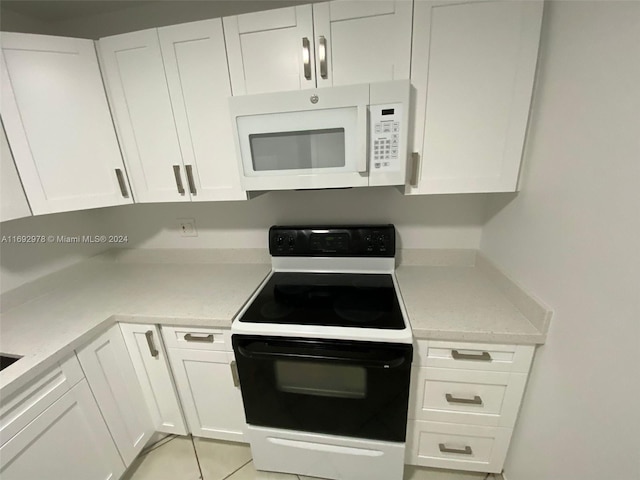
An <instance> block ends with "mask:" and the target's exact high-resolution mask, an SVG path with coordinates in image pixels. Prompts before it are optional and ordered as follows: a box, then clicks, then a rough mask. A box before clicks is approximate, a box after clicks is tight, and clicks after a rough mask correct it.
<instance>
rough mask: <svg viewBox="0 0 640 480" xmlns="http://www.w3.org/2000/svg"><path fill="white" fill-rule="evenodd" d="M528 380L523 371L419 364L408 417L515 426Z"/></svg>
mask: <svg viewBox="0 0 640 480" xmlns="http://www.w3.org/2000/svg"><path fill="white" fill-rule="evenodd" d="M526 382H527V375H526V374H524V373H505V372H483V371H474V370H457V369H449V368H431V367H427V368H416V369H414V370H413V372H412V392H411V393H412V397H413V398H412V399H411V400H410V403H409V405H410V411H409V418H414V419H418V420H431V421H436V422H448V423H464V424H473V425H487V426H496V427H512V426H513V425H514V424H515V421H516V417H517V415H518V409H519V407H520V401H521V399H522V394H523V392H524V387H525V384H526Z"/></svg>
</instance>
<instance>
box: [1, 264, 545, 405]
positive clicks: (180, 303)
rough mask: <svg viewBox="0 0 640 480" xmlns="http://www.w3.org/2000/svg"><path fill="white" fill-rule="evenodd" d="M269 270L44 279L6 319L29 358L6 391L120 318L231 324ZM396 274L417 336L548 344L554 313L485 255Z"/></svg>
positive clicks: (14, 342) (11, 371)
mask: <svg viewBox="0 0 640 480" xmlns="http://www.w3.org/2000/svg"><path fill="white" fill-rule="evenodd" d="M429 255H433V254H432V253H430V254H429ZM466 256H467V257H468V254H467V255H466ZM258 257H259V255H258ZM413 257H414V256H412V258H413ZM418 257H419V256H418ZM192 260H193V259H192ZM210 260H211V259H209V261H210ZM169 261H170V262H171V261H174V260H171V259H170V260H169ZM224 261H225V262H228V261H229V259H225V260H224ZM454 263H455V262H454ZM270 269H271V266H270V265H269V264H266V263H205V264H202V263H197V262H186V263H152V262H151V261H150V260H149V259H148V258H146V259H145V260H144V261H143V262H141V263H136V262H135V261H132V260H127V261H125V262H121V261H109V257H108V256H103V257H102V258H100V257H96V258H94V259H90V260H87V261H85V262H83V264H82V265H81V266H80V268H75V270H74V273H73V274H69V273H68V272H67V273H60V274H59V275H57V276H56V274H53V276H50V277H49V278H48V279H46V282H44V283H46V284H47V286H46V288H45V287H43V286H42V285H43V282H40V284H39V285H38V286H37V288H36V287H29V286H27V287H26V288H24V289H22V290H23V291H22V292H19V293H20V295H18V297H21V298H20V302H18V303H19V304H16V306H13V307H12V308H9V309H8V310H6V311H4V312H3V313H2V314H1V317H0V352H2V353H6V354H14V355H23V356H24V357H23V358H22V359H20V361H18V362H16V363H14V364H13V365H11V366H10V367H9V368H6V369H5V370H3V371H2V372H0V395H6V394H8V393H10V392H11V391H14V390H15V389H16V388H19V387H20V386H21V385H23V384H24V383H25V382H27V381H29V380H30V379H31V378H33V377H34V376H35V375H37V374H39V373H41V372H42V371H44V370H45V369H47V368H49V367H50V366H51V365H53V364H54V363H55V362H57V361H60V360H62V359H63V358H64V357H66V356H67V355H69V354H70V353H71V352H72V351H73V350H74V349H76V348H78V347H80V346H81V345H83V344H84V343H86V342H87V341H88V340H90V339H91V338H92V337H94V336H95V335H97V334H98V333H100V332H102V331H103V330H104V329H105V328H107V327H108V326H110V325H111V324H113V323H115V322H118V321H122V322H126V321H129V322H135V323H154V324H164V325H184V326H200V327H225V328H229V327H230V326H231V322H232V320H233V318H234V317H235V315H236V314H237V313H238V312H239V311H240V310H241V308H242V306H243V305H244V304H245V302H246V301H247V300H248V299H249V297H250V296H251V294H252V293H253V292H254V291H255V290H256V288H257V287H258V286H259V285H260V283H261V281H262V280H263V279H264V278H265V277H266V276H267V274H268V273H269V271H270ZM396 276H397V279H398V283H399V286H400V292H401V295H402V299H403V301H404V304H405V307H406V310H407V313H408V316H409V319H410V322H411V326H412V329H413V333H414V337H415V338H425V339H444V340H458V341H469V342H473V341H477V342H494V343H520V344H536V343H544V340H545V337H546V329H547V326H548V320H549V317H550V312H549V311H548V309H545V308H544V307H543V306H542V305H541V304H539V303H537V302H536V301H535V299H532V297H530V296H528V295H527V294H526V293H525V292H524V291H523V290H522V289H521V288H520V287H519V286H517V284H516V283H515V282H512V281H511V280H509V279H508V278H507V277H505V276H504V275H503V274H502V273H500V272H499V271H498V270H497V269H495V267H493V266H492V265H491V264H490V263H488V262H487V261H486V259H483V258H478V262H477V265H476V266H437V267H436V266H428V265H427V266H417V265H412V266H406V265H402V266H400V267H399V268H398V269H397V271H396ZM20 288H22V287H20ZM43 289H44V290H46V291H43ZM25 292H26V293H25ZM13 297H15V295H14V296H13ZM5 298H6V294H5V296H4V297H3V303H6V304H8V303H10V302H8V301H7V302H5ZM14 299H15V298H14ZM25 300H26V301H25ZM11 301H12V302H13V301H14V300H11ZM516 305H517V306H516ZM523 312H525V313H526V316H525V314H524V313H523Z"/></svg>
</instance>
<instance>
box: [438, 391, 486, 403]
mask: <svg viewBox="0 0 640 480" xmlns="http://www.w3.org/2000/svg"><path fill="white" fill-rule="evenodd" d="M445 398H446V399H447V402H449V403H466V404H470V405H482V398H480V397H479V396H478V395H474V396H473V398H459V397H454V396H453V395H451V394H450V393H447V394H445Z"/></svg>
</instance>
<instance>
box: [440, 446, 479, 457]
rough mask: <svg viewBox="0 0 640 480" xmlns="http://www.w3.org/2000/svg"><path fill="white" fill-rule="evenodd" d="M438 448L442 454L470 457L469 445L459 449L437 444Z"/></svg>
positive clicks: (471, 451)
mask: <svg viewBox="0 0 640 480" xmlns="http://www.w3.org/2000/svg"><path fill="white" fill-rule="evenodd" d="M438 448H439V449H440V451H441V452H442V453H459V454H460V455H472V454H473V450H471V447H470V446H469V445H467V446H465V447H464V449H461V448H449V447H447V446H446V445H445V444H444V443H439V444H438Z"/></svg>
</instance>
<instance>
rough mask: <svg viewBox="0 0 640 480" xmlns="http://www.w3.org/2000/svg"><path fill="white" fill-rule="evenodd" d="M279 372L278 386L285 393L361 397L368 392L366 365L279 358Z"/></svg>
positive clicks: (277, 365)
mask: <svg viewBox="0 0 640 480" xmlns="http://www.w3.org/2000/svg"><path fill="white" fill-rule="evenodd" d="M275 373H276V388H277V389H278V390H279V391H281V392H286V393H296V394H301V395H315V396H319V397H335V398H357V399H362V398H365V396H366V394H367V371H366V369H365V368H363V367H358V366H350V365H332V364H325V363H320V362H298V361H291V360H276V362H275Z"/></svg>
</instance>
